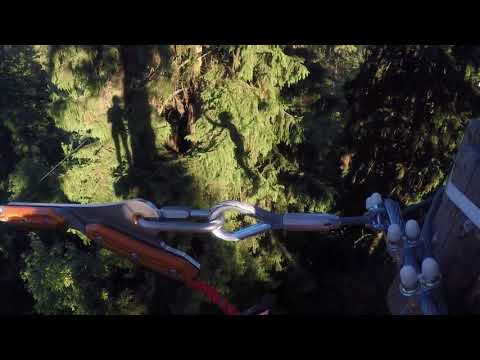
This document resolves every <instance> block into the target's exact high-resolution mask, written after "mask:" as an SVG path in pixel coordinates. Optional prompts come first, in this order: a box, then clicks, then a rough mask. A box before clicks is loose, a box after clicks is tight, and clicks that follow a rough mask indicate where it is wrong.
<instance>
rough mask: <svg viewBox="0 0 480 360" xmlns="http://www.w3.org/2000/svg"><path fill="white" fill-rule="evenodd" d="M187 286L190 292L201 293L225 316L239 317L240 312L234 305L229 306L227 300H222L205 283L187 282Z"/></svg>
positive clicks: (198, 281)
mask: <svg viewBox="0 0 480 360" xmlns="http://www.w3.org/2000/svg"><path fill="white" fill-rule="evenodd" d="M187 286H188V287H189V288H190V289H192V290H196V291H198V292H200V293H202V294H203V295H204V296H205V297H207V298H208V299H209V300H210V301H211V302H212V303H214V304H215V305H217V306H218V307H219V308H220V310H222V312H223V313H224V314H225V315H240V311H238V309H237V308H236V307H235V306H234V305H232V304H230V303H229V302H228V301H227V299H225V298H222V296H221V295H220V294H219V293H218V291H217V290H216V289H215V288H214V287H212V286H210V285H208V284H207V283H206V282H204V281H201V280H191V281H189V282H187Z"/></svg>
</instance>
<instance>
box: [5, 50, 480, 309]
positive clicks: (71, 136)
mask: <svg viewBox="0 0 480 360" xmlns="http://www.w3.org/2000/svg"><path fill="white" fill-rule="evenodd" d="M479 67H480V47H478V46H459V45H442V46H441V45H435V46H427V45H395V46H389V45H382V46H380V45H374V46H373V45H362V46H360V45H195V46H187V45H152V46H145V45H143V46H127V45H102V46H99V45H95V46H91V45H82V46H81V45H75V46H73V45H52V46H25V45H22V46H1V47H0V157H1V160H2V161H1V163H0V196H1V203H6V202H8V201H26V202H63V203H65V202H68V203H81V204H86V203H98V202H111V201H119V200H123V199H132V198H143V199H147V200H149V201H151V202H152V203H154V204H155V205H156V206H158V207H161V206H166V205H186V206H191V207H193V208H201V209H208V208H209V207H210V206H212V205H214V204H215V203H217V202H219V201H223V200H230V199H231V200H239V201H243V202H247V203H250V204H253V205H257V206H259V207H262V208H265V209H268V210H272V211H278V212H286V211H288V212H329V213H334V214H339V215H340V214H341V215H347V216H348V215H359V214H361V213H362V212H363V211H364V206H365V198H366V197H367V196H369V195H370V194H371V193H373V192H379V193H381V194H382V195H384V196H388V197H391V198H393V199H396V200H398V201H400V202H401V203H402V204H403V205H409V204H412V203H415V202H417V201H420V200H421V199H424V198H425V197H427V196H429V195H430V194H431V193H432V192H433V191H434V190H435V189H436V188H437V187H438V186H439V185H441V184H442V183H443V181H444V180H445V176H446V175H447V174H448V171H449V169H450V167H451V163H452V156H453V154H454V153H455V150H456V147H457V145H458V143H459V141H460V140H461V136H462V133H463V129H464V126H465V124H466V121H467V120H468V119H470V118H472V117H476V116H478V114H479V111H480V101H479V100H480V68H479ZM228 220H229V221H230V223H231V224H232V225H235V224H240V223H242V221H244V220H243V219H240V218H238V217H234V216H232V217H231V218H229V219H228ZM166 241H167V242H168V243H170V244H171V245H172V246H175V247H176V248H178V249H181V250H183V251H185V252H187V253H188V254H190V255H191V256H193V257H194V258H195V259H197V260H198V261H199V262H200V263H201V264H202V270H201V278H202V279H205V280H208V281H209V282H210V283H212V284H214V285H215V286H216V287H217V288H218V289H219V290H220V292H221V293H222V294H223V295H225V296H226V297H227V298H228V299H229V300H230V301H231V302H232V303H234V304H236V305H238V307H239V308H241V309H244V308H248V307H250V306H252V305H254V304H256V303H258V302H259V301H260V299H261V298H262V297H264V296H267V295H268V296H270V297H271V298H272V299H274V301H273V303H274V306H273V313H275V314H386V313H387V312H388V310H387V307H386V302H385V296H386V293H387V288H388V286H389V285H390V283H391V281H392V279H393V277H394V275H395V268H394V266H393V264H392V262H391V260H390V259H389V257H388V256H387V255H386V252H385V245H384V242H383V239H382V238H380V237H378V236H375V235H374V234H373V233H368V232H367V231H366V230H362V229H348V230H346V229H343V230H339V231H334V232H332V233H329V234H317V233H280V234H277V233H270V234H264V235H261V236H260V235H259V236H256V237H253V238H249V239H247V240H244V241H242V242H238V243H230V242H224V241H220V240H218V239H215V238H213V237H211V236H207V235H187V234H170V235H169V236H168V238H167V239H166ZM0 288H1V291H0V293H1V294H2V296H1V297H0V304H1V306H0V311H1V312H2V313H3V314H32V313H40V314H219V313H220V312H219V310H218V309H217V308H216V307H215V306H214V305H212V304H210V303H209V302H208V301H206V300H205V299H204V298H202V297H201V296H200V295H198V294H195V293H193V292H192V291H191V290H189V289H188V288H185V287H183V286H182V284H181V283H177V282H175V281H173V280H170V279H167V278H165V277H162V276H161V275H159V274H156V273H154V272H152V271H149V270H146V269H144V268H141V267H138V266H136V265H134V264H132V263H131V262H130V261H128V260H126V259H123V258H120V257H118V256H116V255H115V254H113V253H111V252H109V251H108V250H106V249H99V248H97V247H96V246H95V245H94V244H93V243H92V242H90V241H89V240H88V239H87V238H86V237H85V236H83V235H82V234H80V233H78V232H75V231H71V230H70V231H67V232H64V231H47V230H42V231H27V230H22V229H19V228H12V227H9V226H7V225H5V224H2V225H1V232H0Z"/></svg>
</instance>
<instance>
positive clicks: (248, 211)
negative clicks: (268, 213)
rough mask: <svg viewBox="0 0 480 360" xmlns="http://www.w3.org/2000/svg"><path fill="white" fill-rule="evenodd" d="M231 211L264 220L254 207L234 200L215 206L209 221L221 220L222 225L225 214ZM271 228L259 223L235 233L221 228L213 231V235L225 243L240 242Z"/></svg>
mask: <svg viewBox="0 0 480 360" xmlns="http://www.w3.org/2000/svg"><path fill="white" fill-rule="evenodd" d="M229 210H235V211H238V212H239V213H240V214H242V215H247V216H251V217H254V218H256V219H257V220H263V219H262V217H261V216H260V215H259V214H258V212H257V210H256V208H255V207H254V206H252V205H249V204H245V203H242V202H240V201H234V200H227V201H223V202H221V203H219V204H217V205H215V206H213V207H212V208H211V210H210V215H209V218H208V219H209V221H211V222H212V221H216V220H217V221H218V220H219V219H221V220H222V223H223V224H224V213H225V212H227V211H229ZM270 228H271V227H270V225H269V224H265V223H257V224H255V225H251V226H249V227H247V228H245V229H240V230H238V231H235V232H230V231H226V230H224V229H223V228H222V227H219V228H217V229H215V230H213V231H212V234H213V235H214V236H216V237H217V238H219V239H222V240H225V241H239V240H242V239H244V238H247V237H249V236H253V235H256V234H258V233H261V232H264V231H267V230H270Z"/></svg>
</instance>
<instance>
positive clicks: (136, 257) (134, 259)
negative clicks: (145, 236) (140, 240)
mask: <svg viewBox="0 0 480 360" xmlns="http://www.w3.org/2000/svg"><path fill="white" fill-rule="evenodd" d="M130 259H132V260H133V261H138V254H137V253H134V252H131V253H130Z"/></svg>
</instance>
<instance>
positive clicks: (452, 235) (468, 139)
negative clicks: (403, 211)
mask: <svg viewBox="0 0 480 360" xmlns="http://www.w3.org/2000/svg"><path fill="white" fill-rule="evenodd" d="M427 221H430V222H431V234H428V233H427V231H429V230H428V229H427V228H426V226H422V230H421V235H420V237H425V236H431V244H432V248H433V249H432V250H433V254H434V257H435V258H436V259H437V261H438V264H439V266H440V270H441V273H442V277H443V279H442V283H443V293H444V297H445V302H446V305H447V307H448V314H480V119H474V120H470V122H469V123H468V125H467V126H466V128H465V133H464V136H463V140H462V142H461V144H460V146H459V148H458V151H457V154H456V156H455V158H454V162H453V166H452V170H451V172H450V174H449V177H448V179H447V182H446V185H445V189H444V191H443V193H442V194H441V200H440V203H439V205H438V208H437V209H436V210H435V211H433V212H429V214H428V215H427V217H426V218H425V221H424V224H425V223H426V222H427ZM399 286H400V276H399V275H397V276H396V278H395V279H394V280H393V282H392V284H391V286H390V288H389V291H388V295H387V304H388V308H389V310H390V313H391V314H393V315H419V314H421V312H420V309H419V308H418V306H416V305H415V304H414V303H413V302H412V301H409V299H408V297H405V296H403V295H402V294H401V293H400V292H399V291H398V290H399Z"/></svg>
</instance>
